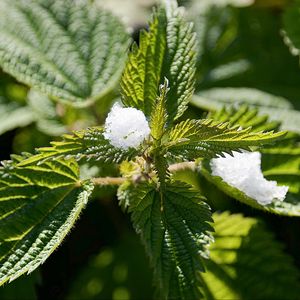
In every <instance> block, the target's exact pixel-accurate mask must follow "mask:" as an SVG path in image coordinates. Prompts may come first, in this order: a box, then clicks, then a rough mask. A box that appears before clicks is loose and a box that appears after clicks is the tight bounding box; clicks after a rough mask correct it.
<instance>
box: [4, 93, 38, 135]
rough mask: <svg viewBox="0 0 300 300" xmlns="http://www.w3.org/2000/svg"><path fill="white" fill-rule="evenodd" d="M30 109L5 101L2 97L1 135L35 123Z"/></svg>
mask: <svg viewBox="0 0 300 300" xmlns="http://www.w3.org/2000/svg"><path fill="white" fill-rule="evenodd" d="M34 119H35V118H34V115H33V113H32V111H31V109H30V108H28V107H26V106H21V105H19V104H18V103H16V102H8V101H5V100H4V99H3V98H2V97H1V96H0V135H1V134H3V133H5V132H7V131H10V130H13V129H15V128H18V127H24V126H27V125H29V124H30V123H32V122H33V121H34Z"/></svg>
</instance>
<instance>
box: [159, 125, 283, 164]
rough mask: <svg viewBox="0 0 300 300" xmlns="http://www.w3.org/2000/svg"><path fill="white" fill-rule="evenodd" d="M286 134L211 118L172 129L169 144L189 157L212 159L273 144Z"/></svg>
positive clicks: (184, 156) (177, 154)
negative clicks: (254, 129)
mask: <svg viewBox="0 0 300 300" xmlns="http://www.w3.org/2000/svg"><path fill="white" fill-rule="evenodd" d="M284 135H285V133H284V132H278V133H274V132H272V131H271V132H255V131H254V132H252V130H251V128H246V129H241V128H238V127H237V126H235V127H232V126H231V125H230V124H229V123H220V122H215V121H213V120H210V119H203V120H186V121H183V122H181V123H178V124H177V125H176V126H175V127H174V128H173V129H171V130H170V134H169V142H168V143H166V144H165V147H166V148H167V149H168V151H169V152H170V153H171V154H172V155H175V156H179V157H182V158H185V159H196V158H198V157H206V158H207V157H208V158H210V157H214V156H216V155H217V154H219V155H222V153H223V152H228V153H231V151H233V150H239V149H249V147H250V146H261V145H264V144H268V143H272V142H274V141H276V140H278V139H280V138H282V137H283V136H284Z"/></svg>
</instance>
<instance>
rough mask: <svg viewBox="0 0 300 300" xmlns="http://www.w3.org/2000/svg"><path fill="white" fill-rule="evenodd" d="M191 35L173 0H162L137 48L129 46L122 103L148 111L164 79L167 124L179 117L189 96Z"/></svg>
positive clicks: (192, 63)
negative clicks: (167, 86) (165, 83)
mask: <svg viewBox="0 0 300 300" xmlns="http://www.w3.org/2000/svg"><path fill="white" fill-rule="evenodd" d="M194 73H195V34H194V33H193V31H192V24H191V23H188V22H186V21H185V20H184V17H183V13H182V11H181V10H180V9H179V8H178V7H177V4H176V1H173V0H170V1H165V5H162V6H161V7H159V8H158V10H157V11H156V12H154V14H153V16H152V21H151V23H150V24H149V31H142V32H141V35H140V44H139V47H137V46H136V45H133V48H132V52H131V53H130V54H129V59H128V62H127V65H126V67H125V71H124V73H123V77H122V81H121V87H122V95H123V99H122V100H123V103H124V104H125V105H126V106H132V107H136V108H137V109H140V110H142V111H143V112H144V113H145V114H146V116H149V117H150V116H151V111H152V109H153V107H154V104H155V101H156V99H157V96H158V93H159V85H160V84H161V83H163V81H164V78H168V80H169V82H170V86H169V88H170V90H169V92H168V94H167V96H166V106H167V112H168V117H169V121H173V120H174V119H176V118H178V117H179V116H181V115H182V113H183V112H184V111H185V109H186V108H187V103H188V101H189V98H190V97H191V95H192V93H193V85H194Z"/></svg>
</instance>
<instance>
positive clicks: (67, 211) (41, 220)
mask: <svg viewBox="0 0 300 300" xmlns="http://www.w3.org/2000/svg"><path fill="white" fill-rule="evenodd" d="M22 159H24V158H23V157H19V156H15V157H14V158H13V161H7V162H4V163H3V167H2V168H1V169H0V285H2V284H3V283H5V282H6V281H12V280H14V279H16V278H17V277H19V276H20V275H22V274H24V273H30V272H32V271H33V270H35V269H36V268H37V267H38V266H39V265H40V264H42V263H43V262H44V261H45V260H46V259H47V258H48V257H49V255H50V254H51V253H52V252H53V251H54V250H55V249H56V248H57V247H58V246H59V244H60V243H61V242H62V240H63V239H64V237H65V236H66V235H67V234H68V232H69V231H70V229H71V228H72V226H73V225H74V222H75V221H76V219H77V218H78V216H79V214H80V212H81V211H82V209H83V208H84V207H85V205H86V203H87V201H88V197H89V196H90V194H91V191H92V186H91V184H90V183H88V182H86V183H81V182H80V181H79V170H78V165H77V164H76V163H75V162H74V161H71V160H70V161H59V160H57V161H52V162H46V163H42V164H40V165H39V166H32V165H31V166H26V167H19V166H17V164H18V162H20V161H21V160H22Z"/></svg>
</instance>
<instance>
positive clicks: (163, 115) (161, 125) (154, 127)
mask: <svg viewBox="0 0 300 300" xmlns="http://www.w3.org/2000/svg"><path fill="white" fill-rule="evenodd" d="M168 86H169V81H168V80H167V79H166V78H165V82H164V84H163V85H161V86H160V88H159V89H160V96H159V97H158V98H157V100H156V102H155V104H154V107H153V109H152V113H151V122H150V127H151V136H152V137H153V139H154V141H155V142H156V143H160V140H161V138H162V136H163V134H164V132H165V127H166V123H167V118H168V115H167V111H166V97H167V93H168V91H169V87H168Z"/></svg>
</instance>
